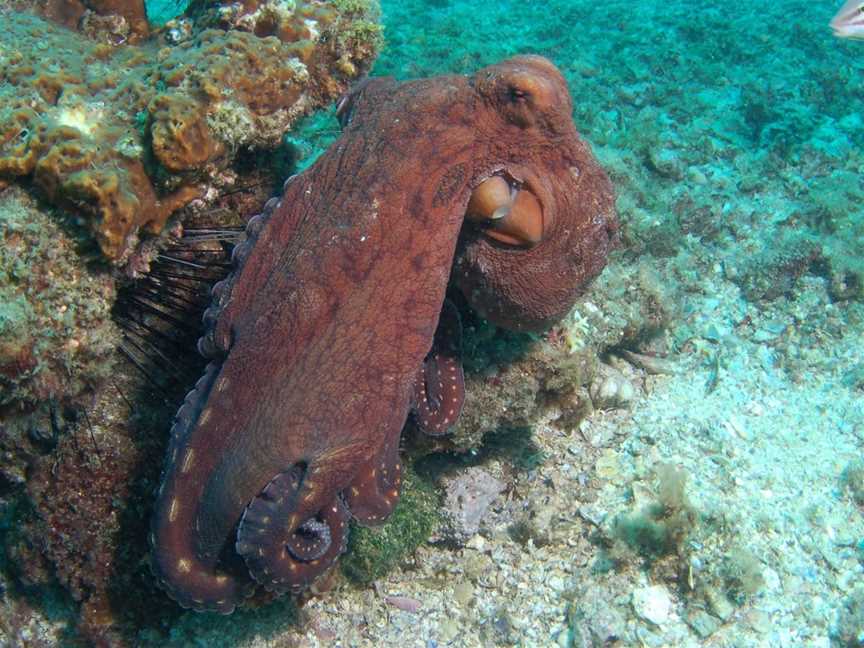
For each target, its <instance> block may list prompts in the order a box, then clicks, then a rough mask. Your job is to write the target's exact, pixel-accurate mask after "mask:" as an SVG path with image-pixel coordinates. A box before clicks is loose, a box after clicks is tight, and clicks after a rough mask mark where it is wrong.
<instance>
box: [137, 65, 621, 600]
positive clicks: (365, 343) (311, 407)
mask: <svg viewBox="0 0 864 648" xmlns="http://www.w3.org/2000/svg"><path fill="white" fill-rule="evenodd" d="M571 112H572V105H571V100H570V96H569V93H568V91H567V86H566V83H565V81H564V79H563V77H562V76H561V74H560V73H559V72H558V70H557V69H556V68H555V66H554V65H553V64H552V63H550V62H549V61H547V60H546V59H543V58H541V57H537V56H520V57H517V58H513V59H511V60H508V61H505V62H503V63H500V64H498V65H493V66H490V67H487V68H484V69H482V70H480V71H479V72H477V73H476V74H474V75H473V76H470V77H463V76H441V77H435V78H431V79H421V80H416V81H410V82H406V83H397V82H396V81H394V80H393V79H390V78H374V79H369V80H366V81H365V82H363V83H362V84H360V85H358V86H357V87H356V88H355V89H354V90H352V91H351V92H350V93H348V94H347V95H346V96H345V97H344V98H343V99H342V100H341V101H340V104H339V106H338V111H337V115H338V117H339V120H340V122H341V123H342V126H343V132H342V135H341V136H340V137H339V139H338V140H336V142H335V143H334V144H333V145H332V146H331V147H330V148H329V150H328V151H327V152H326V153H324V154H323V155H322V157H321V158H320V159H319V160H318V161H317V162H316V163H315V164H314V165H313V166H312V167H311V168H309V169H308V170H307V171H305V172H304V173H302V174H300V175H298V176H295V177H293V178H291V179H289V181H288V182H286V184H285V187H284V192H283V195H282V196H281V198H279V199H273V200H271V201H270V202H269V203H268V204H267V205H266V206H265V208H264V211H263V213H262V214H260V215H259V216H256V217H254V218H252V219H251V220H250V222H249V224H248V227H247V239H246V241H245V242H244V243H243V244H241V245H239V246H238V247H237V248H236V249H235V271H234V273H233V275H232V276H231V277H230V278H229V279H227V280H225V281H223V282H220V283H219V284H217V285H216V286H215V287H214V288H213V299H214V301H213V305H212V306H211V307H210V308H209V309H208V310H207V312H206V313H205V315H204V323H205V327H206V334H205V335H204V337H203V338H202V339H201V340H200V342H199V350H200V351H201V353H203V354H204V355H205V356H206V357H207V358H209V359H210V360H211V362H210V364H209V366H208V367H207V369H206V372H205V374H204V376H203V377H202V378H201V379H200V380H199V381H198V383H197V384H196V386H195V388H194V389H193V390H192V391H191V392H190V393H189V394H188V396H187V397H186V400H185V402H184V404H183V406H182V407H181V408H180V410H179V412H178V413H177V416H176V419H175V422H174V425H173V428H172V430H171V440H170V447H169V450H168V459H167V463H166V467H165V471H164V474H163V480H162V485H161V488H160V490H159V496H158V502H157V503H156V510H155V514H154V517H153V525H152V535H151V543H152V555H153V569H154V573H155V574H156V576H157V578H158V580H159V581H160V583H161V584H162V585H163V586H164V588H165V589H166V590H167V591H168V593H169V594H170V595H171V596H172V597H173V598H174V599H175V600H176V601H177V602H178V603H180V605H182V606H184V607H189V608H194V609H196V610H215V611H217V612H222V613H226V614H227V613H230V612H231V611H232V610H233V609H234V608H235V606H236V605H237V604H238V603H239V602H240V601H241V600H242V599H243V598H244V597H245V596H247V595H248V594H249V593H250V592H251V591H252V590H253V589H254V586H255V585H256V584H258V585H262V586H263V587H265V588H266V589H268V590H271V591H275V592H284V591H299V590H301V589H303V588H305V587H306V586H308V585H309V584H310V583H311V582H312V581H313V580H314V579H315V578H316V577H317V576H319V575H320V574H321V573H322V572H324V571H325V570H327V569H328V567H330V566H331V565H332V564H333V563H334V561H335V560H336V559H337V558H338V556H339V554H340V553H342V551H343V550H344V547H345V538H346V530H347V523H348V520H349V518H353V519H354V520H356V521H357V522H358V523H360V524H375V523H379V522H381V521H382V520H384V519H385V518H386V517H387V516H388V515H389V514H390V512H391V511H392V509H393V506H394V504H395V503H396V501H397V499H398V498H399V488H400V475H401V466H400V463H399V436H400V432H401V430H402V427H403V425H404V424H405V421H406V419H407V417H408V416H409V413H413V415H414V417H415V418H416V421H417V423H418V426H419V427H420V428H421V429H423V430H424V431H426V432H428V433H430V434H442V433H445V432H446V431H447V429H448V428H449V427H450V426H452V424H453V423H454V421H455V420H456V418H457V417H458V416H459V413H460V410H461V407H462V399H463V395H464V394H463V384H462V369H461V365H460V362H459V336H460V334H461V332H460V330H459V328H460V326H459V318H458V313H457V311H456V309H455V307H453V306H452V305H451V304H450V303H449V302H446V301H445V290H446V289H447V286H448V281H451V277H452V282H453V283H454V285H455V286H457V287H458V288H459V289H460V290H461V291H462V292H463V293H464V295H465V297H466V298H467V301H468V302H469V303H470V304H471V305H472V306H473V307H474V308H475V309H477V310H478V311H479V312H480V313H481V314H482V315H483V316H484V317H486V318H488V319H489V320H491V321H492V322H494V323H495V324H498V325H500V326H504V327H507V328H511V329H518V330H539V329H543V328H544V327H547V326H548V325H549V324H550V323H552V322H554V321H556V320H557V319H559V318H561V317H562V316H564V315H565V314H566V313H567V311H568V310H569V309H570V308H571V306H572V305H573V302H574V300H575V299H576V297H577V296H578V294H579V293H580V291H581V290H582V289H583V288H584V287H585V286H586V284H587V283H588V282H589V281H590V280H591V279H593V278H594V277H595V276H596V275H597V274H599V272H600V271H601V269H602V268H603V266H604V264H605V261H606V257H607V254H608V252H609V250H610V247H611V246H612V244H613V240H614V238H615V234H616V231H617V226H618V225H617V218H616V215H615V209H614V197H613V192H612V188H611V185H610V182H609V180H608V178H607V176H606V174H605V173H604V172H603V170H602V169H601V168H600V166H599V165H598V164H597V162H596V160H595V159H594V157H593V156H592V154H591V152H590V150H589V148H588V146H587V145H586V144H585V143H584V142H582V140H581V139H580V138H579V136H578V134H577V132H576V128H575V127H574V125H573V122H572V118H571ZM238 556H239V558H242V561H241V560H239V559H238Z"/></svg>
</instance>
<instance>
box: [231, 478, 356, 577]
mask: <svg viewBox="0 0 864 648" xmlns="http://www.w3.org/2000/svg"><path fill="white" fill-rule="evenodd" d="M317 495H318V493H317V492H316V491H315V489H314V486H313V485H312V484H311V480H310V479H308V478H307V471H306V468H305V466H303V465H302V464H297V465H295V466H294V467H293V468H291V469H290V470H288V471H285V472H283V473H280V474H278V475H276V477H274V478H273V479H272V480H271V481H270V483H269V484H267V486H266V487H265V488H264V490H262V491H261V493H259V494H258V495H257V496H256V497H255V498H254V499H253V500H252V502H250V503H249V506H247V507H246V510H245V511H244V513H243V517H242V519H241V520H240V525H239V527H238V529H237V543H236V546H235V548H236V550H237V553H238V554H240V555H241V556H242V557H243V559H244V561H245V562H246V568H247V569H248V570H249V573H250V574H251V575H252V577H253V578H254V579H255V580H256V581H257V582H258V583H260V584H261V585H263V586H264V587H265V588H266V589H267V590H269V591H271V592H280V593H281V592H285V591H288V590H292V591H295V592H297V591H300V590H302V589H304V588H305V587H307V586H309V585H310V584H311V583H312V581H314V580H315V579H316V578H317V577H318V576H320V575H321V574H322V573H323V572H325V571H326V570H327V569H328V568H329V567H330V566H331V565H332V564H333V563H334V562H335V561H336V559H337V558H338V557H339V555H340V554H342V553H343V552H344V551H345V547H346V544H347V542H346V540H347V522H348V517H349V515H348V510H347V509H346V507H345V504H344V502H342V500H341V498H339V497H338V496H336V497H334V498H333V499H332V500H330V501H329V502H328V503H327V504H326V506H323V507H320V506H317V507H316V506H315V505H314V504H312V502H314V501H315V500H316V499H317V497H316V496H317Z"/></svg>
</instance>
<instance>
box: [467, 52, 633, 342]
mask: <svg viewBox="0 0 864 648" xmlns="http://www.w3.org/2000/svg"><path fill="white" fill-rule="evenodd" d="M470 86H471V87H472V89H473V92H474V93H475V98H474V101H475V102H476V104H477V105H478V107H479V111H480V115H481V116H480V117H478V120H479V125H478V145H479V146H478V151H479V153H478V158H479V159H478V163H477V165H476V168H478V169H479V173H478V176H477V177H476V178H475V180H474V182H473V186H472V192H471V195H470V197H469V198H468V203H467V207H466V215H465V216H466V226H465V227H464V228H463V231H462V235H461V237H460V244H459V249H458V251H457V257H456V262H455V264H454V269H453V279H454V281H455V283H456V284H457V285H458V286H459V288H460V289H461V290H462V292H463V293H464V294H465V296H466V297H467V299H468V301H469V302H470V303H471V305H472V306H473V307H474V308H475V309H477V310H478V311H479V312H480V313H481V314H482V315H483V316H485V317H487V318H488V319H489V320H491V321H492V322H494V323H495V324H498V325H500V326H504V327H506V328H510V329H515V330H533V331H536V330H542V329H544V328H546V327H547V326H549V325H550V324H551V323H553V322H554V321H556V320H558V319H560V318H561V317H563V316H564V315H566V313H567V312H568V311H569V309H570V308H571V307H572V306H573V303H574V302H575V300H576V298H577V297H578V296H579V294H580V293H581V291H582V290H584V288H585V286H586V285H587V284H588V282H590V281H591V280H592V279H593V278H594V277H596V276H597V275H598V274H599V273H600V271H601V270H602V269H603V266H604V265H605V263H606V257H607V255H608V253H609V251H610V249H611V247H612V246H613V244H614V241H615V238H616V233H617V228H618V220H617V216H616V213H615V206H614V194H613V191H612V186H611V183H610V182H609V179H608V178H607V176H606V174H605V173H604V171H603V170H602V169H601V167H600V165H599V164H598V163H597V161H596V159H595V158H594V156H593V155H592V153H591V151H590V149H589V148H588V146H587V145H586V144H585V143H584V142H583V141H582V140H581V139H580V138H579V135H578V133H577V132H576V128H575V126H574V125H573V121H572V117H571V113H572V104H571V100H570V95H569V92H568V90H567V85H566V82H565V81H564V78H563V77H562V76H561V73H560V72H559V71H558V70H557V68H556V67H555V66H554V65H553V64H552V63H550V62H549V61H547V60H546V59H544V58H541V57H538V56H521V57H517V58H514V59H510V60H508V61H505V62H503V63H500V64H498V65H493V66H491V67H487V68H484V69H482V70H480V71H479V72H478V73H477V74H476V75H475V76H474V77H473V78H472V79H471V82H470Z"/></svg>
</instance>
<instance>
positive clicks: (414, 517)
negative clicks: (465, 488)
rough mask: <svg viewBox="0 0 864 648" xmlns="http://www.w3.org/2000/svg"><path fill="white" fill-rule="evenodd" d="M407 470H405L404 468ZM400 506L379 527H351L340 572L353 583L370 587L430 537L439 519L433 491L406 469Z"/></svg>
mask: <svg viewBox="0 0 864 648" xmlns="http://www.w3.org/2000/svg"><path fill="white" fill-rule="evenodd" d="M406 468H407V467H406ZM404 477H405V483H404V485H403V487H402V495H401V497H400V499H399V503H398V504H397V505H396V508H395V509H394V510H393V513H392V515H391V516H390V518H389V519H388V520H387V522H386V524H384V525H382V526H380V527H374V528H370V527H361V526H357V525H352V528H351V537H350V539H349V541H348V552H347V554H346V555H345V556H344V557H343V558H342V562H341V565H342V571H343V572H344V573H345V574H346V575H347V576H348V578H350V579H351V580H352V581H355V582H357V583H362V584H366V583H371V582H372V581H374V580H376V579H378V578H381V577H382V576H384V575H385V574H387V572H389V571H390V570H391V569H393V568H394V567H396V566H397V565H398V564H399V562H400V561H401V560H402V559H403V558H404V557H405V556H407V555H408V554H410V553H411V552H412V551H414V550H415V549H417V547H419V546H420V545H421V544H422V543H423V542H425V541H426V539H427V538H428V537H429V536H430V535H431V533H432V531H433V530H434V529H435V527H436V526H437V525H438V521H439V518H440V514H439V502H438V495H437V493H436V492H435V489H434V487H433V486H432V485H431V484H430V483H429V482H427V481H424V480H423V479H421V478H420V477H418V476H417V475H416V474H415V473H414V472H413V471H412V470H411V469H406V471H405V474H404Z"/></svg>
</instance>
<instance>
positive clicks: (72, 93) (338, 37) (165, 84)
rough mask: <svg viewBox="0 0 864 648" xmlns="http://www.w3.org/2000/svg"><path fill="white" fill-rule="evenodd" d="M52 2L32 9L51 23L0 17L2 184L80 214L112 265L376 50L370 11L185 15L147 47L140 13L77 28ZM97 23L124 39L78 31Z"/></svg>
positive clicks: (213, 10)
mask: <svg viewBox="0 0 864 648" xmlns="http://www.w3.org/2000/svg"><path fill="white" fill-rule="evenodd" d="M56 4H57V3H43V4H38V5H37V9H41V13H42V15H44V16H48V17H50V18H52V19H54V20H46V19H45V18H42V17H39V16H37V15H32V14H27V13H19V12H12V11H9V10H3V11H2V20H3V23H4V25H5V27H6V30H7V38H5V39H4V44H3V45H0V81H2V83H0V88H2V89H0V186H3V185H8V184H9V183H10V182H19V183H23V184H27V185H28V186H29V185H31V184H32V186H34V187H36V188H37V189H38V190H39V191H40V193H41V195H42V196H43V197H45V198H47V200H48V201H50V202H51V203H53V204H56V205H59V206H62V207H64V208H66V209H68V210H70V211H72V212H73V213H75V214H77V215H79V216H81V217H82V218H83V219H84V220H86V222H87V223H88V225H89V227H90V229H91V230H92V232H93V233H94V235H95V237H96V240H97V241H98V243H99V247H100V248H101V250H102V252H103V254H104V255H105V257H107V258H108V259H109V260H110V261H112V262H114V263H116V264H123V263H124V262H125V261H126V260H127V259H128V258H129V255H130V253H131V252H132V250H133V249H134V247H135V245H136V243H137V241H138V239H139V235H140V233H142V232H144V233H147V234H155V233H158V232H159V231H161V229H162V228H163V227H164V225H165V223H166V221H167V219H168V218H169V217H170V216H171V214H172V213H174V212H175V211H176V210H177V209H178V208H180V207H182V206H184V205H186V204H188V203H189V202H190V201H191V200H193V199H195V198H198V197H201V196H203V195H205V193H206V190H207V188H208V181H210V180H211V179H212V178H213V177H214V176H215V175H217V174H218V172H219V171H222V170H225V169H227V168H229V167H231V166H232V164H233V162H234V160H235V157H236V155H237V153H238V151H241V150H243V149H247V148H260V147H270V148H272V147H275V146H277V145H278V144H279V143H280V141H281V137H282V135H283V134H284V133H285V131H286V130H287V129H288V128H289V127H290V126H291V124H293V123H294V121H295V120H296V119H297V117H299V116H300V115H302V114H305V113H307V112H309V111H310V110H312V109H313V108H316V107H320V106H322V105H324V104H325V103H327V102H329V101H332V100H333V99H335V98H336V97H337V96H338V95H339V93H340V92H342V91H343V90H344V89H345V87H346V86H347V84H348V82H349V81H350V80H351V79H352V78H354V77H356V76H357V75H358V74H360V73H361V72H363V71H365V70H367V69H368V68H369V66H370V65H371V62H372V60H373V58H374V56H375V54H376V53H377V48H378V46H379V44H380V31H379V29H378V27H377V26H376V24H375V23H374V20H375V18H376V15H377V14H376V6H375V5H374V4H373V3H357V2H353V3H345V2H320V1H314V0H312V1H309V2H305V3H282V2H258V3H247V4H248V5H249V6H246V5H242V6H241V5H235V4H232V5H220V6H216V7H210V6H207V7H205V8H201V9H199V8H197V7H193V8H192V9H191V10H190V13H189V15H188V16H187V17H184V18H181V19H179V20H176V21H174V22H173V23H170V24H169V26H167V27H166V28H165V29H163V30H162V31H161V32H159V33H157V34H155V35H153V36H152V37H150V38H146V39H145V38H144V36H145V35H146V34H147V33H148V30H147V29H144V28H141V27H136V25H138V24H139V23H140V21H141V11H139V9H137V8H136V7H137V5H136V3H119V2H107V1H106V2H96V1H95V0H92V1H91V2H90V3H89V5H92V8H91V9H86V10H85V11H84V12H83V14H82V16H83V17H79V18H78V19H74V16H72V17H71V18H70V17H69V16H67V15H66V14H63V15H62V16H61V15H58V11H59V10H58V8H57V7H55V6H54V5H56ZM138 4H140V3H138ZM121 5H122V7H121ZM66 9H69V7H66ZM141 10H143V7H142V8H141ZM67 13H68V12H67ZM73 13H74V12H73ZM85 14H86V15H85ZM107 15H110V16H114V17H115V18H117V17H118V16H119V18H117V19H119V20H122V21H124V23H125V24H127V26H128V27H129V30H130V31H129V35H130V36H129V38H124V39H121V41H119V42H111V43H109V42H106V41H105V40H104V39H102V38H99V37H96V36H94V34H92V33H90V32H88V31H87V29H86V24H85V23H86V17H87V16H91V17H92V20H96V19H97V18H100V17H101V18H104V17H105V16H107ZM58 22H59V23H62V24H65V25H68V26H73V27H77V29H78V32H72V31H69V29H67V28H66V27H63V26H60V24H58ZM264 25H267V27H265V26H264ZM133 35H134V36H135V37H134V38H133V37H132V36H133ZM133 42H136V43H137V44H132V43H133Z"/></svg>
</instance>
